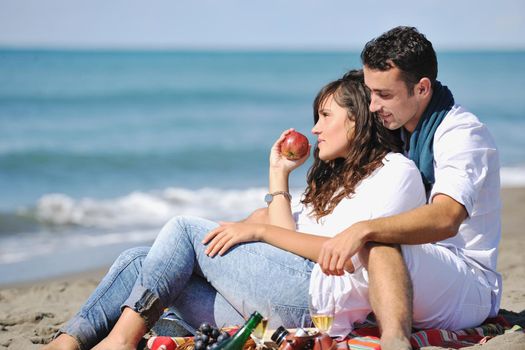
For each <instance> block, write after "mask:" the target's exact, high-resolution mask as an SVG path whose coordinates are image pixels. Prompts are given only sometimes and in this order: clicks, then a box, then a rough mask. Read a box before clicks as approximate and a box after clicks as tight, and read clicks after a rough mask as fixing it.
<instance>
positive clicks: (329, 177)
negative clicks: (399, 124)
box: [45, 71, 424, 350]
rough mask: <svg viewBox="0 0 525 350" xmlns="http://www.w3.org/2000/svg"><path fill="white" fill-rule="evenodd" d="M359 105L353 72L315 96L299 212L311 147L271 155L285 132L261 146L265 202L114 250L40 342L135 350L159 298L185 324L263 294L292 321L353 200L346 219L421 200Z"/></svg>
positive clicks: (232, 319) (414, 178) (364, 96)
mask: <svg viewBox="0 0 525 350" xmlns="http://www.w3.org/2000/svg"><path fill="white" fill-rule="evenodd" d="M368 105H369V95H368V92H367V90H366V88H365V87H364V83H363V75H362V72H361V71H351V72H349V73H347V74H346V75H345V76H344V77H343V78H341V79H339V80H337V81H334V82H332V83H330V84H328V85H326V86H325V87H324V88H323V89H322V90H321V91H320V92H319V94H318V95H317V97H316V99H315V101H314V121H315V126H314V128H313V129H312V132H313V134H314V135H316V136H317V145H316V147H315V150H314V158H315V159H314V164H313V165H312V167H311V169H310V170H309V173H308V177H307V188H306V191H305V193H304V197H303V199H302V201H301V204H300V205H299V208H298V210H297V212H295V213H292V209H291V205H290V196H289V195H288V177H289V174H290V173H291V172H292V171H293V170H294V169H295V168H297V167H298V166H300V165H302V164H303V163H304V162H305V160H306V159H307V157H308V155H309V154H308V155H306V156H305V157H304V158H302V159H300V160H298V161H290V160H287V159H286V158H284V157H283V156H282V155H281V152H280V145H281V143H282V141H283V140H284V138H285V136H286V135H287V134H288V133H289V132H290V130H287V131H285V132H284V133H283V134H282V135H281V136H280V138H279V139H278V140H277V141H276V142H275V144H274V145H273V147H272V149H271V153H270V169H269V192H270V193H271V194H273V196H272V200H271V201H270V203H269V204H268V209H265V210H262V211H261V210H260V211H258V212H257V213H255V214H254V215H253V216H252V217H250V218H248V219H247V220H245V221H243V222H239V223H226V222H223V223H220V224H217V223H214V222H210V221H207V220H204V219H200V218H194V217H176V218H174V219H172V220H171V221H170V222H168V223H167V224H166V225H165V226H164V228H163V229H162V230H161V232H160V233H159V236H158V237H157V239H156V240H155V242H154V244H153V246H152V247H151V248H136V249H131V250H128V251H126V252H124V253H123V254H122V255H121V256H120V257H119V258H118V259H117V261H116V262H115V263H114V264H113V266H112V267H111V269H110V270H109V272H108V274H107V275H106V276H105V277H104V279H103V280H102V281H101V283H100V285H99V286H98V287H97V289H96V290H95V291H94V293H93V294H92V295H91V297H90V298H89V299H88V301H87V302H86V304H85V305H84V306H83V307H82V309H81V310H80V312H79V313H78V314H77V315H76V316H75V317H74V318H73V319H72V320H70V321H69V322H68V323H67V324H66V325H65V326H64V327H63V328H62V329H61V330H60V332H59V333H60V335H59V336H58V337H57V338H56V339H55V340H53V341H52V342H51V343H50V344H49V345H47V346H46V347H45V349H47V350H50V349H77V348H79V349H89V348H91V347H93V346H95V344H98V345H96V346H95V348H94V349H99V350H101V349H108V350H109V349H111V350H117V349H135V348H136V346H137V344H138V342H139V340H140V339H141V338H142V336H143V335H144V334H145V332H146V331H147V330H148V329H149V328H150V327H152V326H153V325H154V323H155V322H156V321H157V320H158V318H159V317H160V316H161V314H162V312H163V310H164V308H166V307H168V306H173V307H174V308H175V309H176V311H177V313H178V315H179V316H180V317H181V318H182V319H184V320H185V321H186V322H187V323H189V324H191V325H193V326H196V325H198V324H200V323H201V322H204V321H206V322H210V323H212V324H214V325H218V326H222V325H232V324H239V323H242V322H243V321H242V318H241V316H240V314H239V312H242V311H244V312H245V311H246V310H254V309H259V310H262V309H263V308H264V305H265V304H266V303H268V300H270V302H271V307H272V319H271V323H272V324H273V325H279V324H283V325H285V326H286V327H296V326H298V325H300V322H301V319H302V318H303V316H305V315H307V313H308V307H307V305H308V289H309V282H310V274H311V271H312V268H313V267H314V264H315V261H316V259H317V257H318V254H319V251H320V248H321V244H322V243H323V242H324V241H325V240H326V239H328V238H329V237H331V236H333V235H335V234H337V233H338V232H340V231H341V230H342V229H344V228H346V227H348V226H349V225H350V224H352V223H353V222H352V221H348V220H346V219H345V217H346V216H347V215H348V214H350V213H352V211H354V210H357V211H358V212H359V215H357V216H356V215H352V219H355V217H358V218H360V219H363V217H362V216H366V218H370V217H373V216H374V215H380V213H381V210H379V208H380V207H382V206H385V207H388V211H389V212H392V211H396V210H398V211H403V210H406V209H411V208H414V207H416V206H419V205H420V204H422V203H421V201H424V189H423V185H422V183H421V178H420V175H419V172H418V170H417V169H416V167H415V166H414V164H413V163H412V162H410V161H409V160H407V159H406V158H404V157H403V156H402V155H400V154H399V153H395V152H400V151H401V145H402V144H401V140H400V138H399V135H398V134H397V132H393V131H389V130H387V129H386V128H384V127H383V126H382V125H381V122H380V121H379V120H378V119H377V118H376V116H375V115H374V114H372V113H370V111H369V109H368ZM374 179H375V180H374ZM376 184H377V186H379V187H375V185H376ZM354 198H356V200H354ZM347 268H348V270H352V266H347ZM243 308H244V310H243Z"/></svg>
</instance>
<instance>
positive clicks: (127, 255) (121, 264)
mask: <svg viewBox="0 0 525 350" xmlns="http://www.w3.org/2000/svg"><path fill="white" fill-rule="evenodd" d="M149 249H150V248H149V247H135V248H130V249H126V250H125V251H123V252H122V253H120V255H119V256H118V257H117V259H116V260H115V262H114V263H113V265H112V266H111V270H113V269H118V270H122V269H124V268H126V267H128V266H130V265H139V266H140V265H141V264H142V260H144V258H145V257H146V255H148V251H149Z"/></svg>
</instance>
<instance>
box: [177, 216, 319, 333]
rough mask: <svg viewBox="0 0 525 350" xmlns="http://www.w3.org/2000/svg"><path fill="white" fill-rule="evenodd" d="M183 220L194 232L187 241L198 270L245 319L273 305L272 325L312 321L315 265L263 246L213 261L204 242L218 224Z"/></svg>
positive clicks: (251, 246)
mask: <svg viewBox="0 0 525 350" xmlns="http://www.w3.org/2000/svg"><path fill="white" fill-rule="evenodd" d="M178 220H179V224H180V225H181V226H183V227H185V231H187V232H190V233H191V234H190V235H189V236H188V239H191V240H192V245H193V247H194V249H195V251H194V254H195V258H196V266H195V272H196V273H197V274H200V275H201V276H203V277H204V278H205V279H206V280H207V281H208V282H209V283H210V284H211V285H212V286H213V288H214V289H215V290H217V291H218V293H219V294H220V295H221V296H223V297H224V298H225V299H226V300H227V301H228V302H229V303H230V304H231V305H232V306H233V307H235V309H236V310H238V311H239V312H241V313H243V314H244V316H248V314H249V313H251V312H252V311H253V310H259V311H263V310H264V309H265V308H266V306H267V305H268V303H269V302H270V303H271V308H272V317H271V321H270V322H271V324H272V326H279V325H284V326H286V327H297V326H301V321H302V320H303V317H309V315H308V286H309V280H310V273H311V270H312V268H313V266H314V263H313V262H312V261H310V260H308V259H304V258H302V257H300V256H297V255H295V254H292V253H289V252H286V251H284V250H282V249H279V248H276V247H274V246H271V245H269V244H266V243H261V242H252V243H244V244H240V245H237V246H235V247H233V248H232V249H231V250H230V251H228V252H227V253H226V254H225V255H223V256H215V257H214V258H210V257H208V256H207V255H206V254H205V253H204V251H205V248H206V246H204V245H203V244H202V243H201V242H202V239H203V238H204V236H205V235H206V234H207V233H208V232H209V231H210V230H212V229H213V228H215V227H217V224H216V223H213V222H210V221H207V220H203V219H197V218H179V219H178ZM243 308H244V310H243ZM215 317H216V318H218V317H221V315H220V314H218V313H216V316H215ZM218 325H219V326H221V325H223V324H221V323H220V322H219V323H218Z"/></svg>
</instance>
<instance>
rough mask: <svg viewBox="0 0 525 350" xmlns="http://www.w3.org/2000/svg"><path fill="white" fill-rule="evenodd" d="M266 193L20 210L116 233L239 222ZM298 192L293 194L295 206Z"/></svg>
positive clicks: (64, 200) (159, 194)
mask: <svg viewBox="0 0 525 350" xmlns="http://www.w3.org/2000/svg"><path fill="white" fill-rule="evenodd" d="M501 186H502V187H525V166H520V167H504V168H502V169H501ZM266 192H267V189H266V188H264V187H253V188H247V189H220V188H211V187H207V188H201V189H197V190H192V189H187V188H179V187H169V188H166V189H164V190H161V191H151V192H140V191H135V192H131V193H129V194H127V195H125V196H121V197H115V198H109V199H94V198H88V197H85V198H80V199H75V198H73V197H71V196H68V195H66V194H63V193H50V194H46V195H44V196H42V197H41V198H40V199H39V200H38V201H37V203H36V204H35V206H34V207H32V208H26V209H22V210H21V211H20V212H19V213H18V214H22V217H26V219H24V220H26V221H27V216H28V215H30V217H31V218H32V219H33V221H29V222H30V223H31V225H34V224H35V222H39V223H42V224H52V225H59V226H60V225H76V226H81V227H89V228H101V229H115V228H124V227H127V228H130V227H134V228H136V227H141V228H144V227H146V228H147V227H154V226H155V227H157V226H160V225H162V224H164V223H165V222H166V221H168V220H169V219H170V218H172V217H173V216H176V215H192V216H199V217H204V218H208V219H210V220H240V219H242V218H244V217H246V216H247V215H249V213H251V212H252V211H253V210H255V209H256V208H259V207H262V206H264V205H265V203H264V201H263V197H264V194H265V193H266ZM301 192H302V190H301V189H294V190H293V191H292V195H293V197H294V198H295V200H297V199H298V198H300V195H301Z"/></svg>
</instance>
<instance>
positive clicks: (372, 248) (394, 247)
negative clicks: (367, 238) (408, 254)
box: [358, 242, 402, 269]
mask: <svg viewBox="0 0 525 350" xmlns="http://www.w3.org/2000/svg"><path fill="white" fill-rule="evenodd" d="M358 254H359V255H358V256H359V260H361V263H362V264H363V266H364V267H365V268H366V269H368V263H369V259H370V255H374V258H375V257H383V256H388V255H390V254H396V255H398V254H399V255H402V252H401V246H400V245H399V244H385V243H377V242H367V243H365V245H364V246H363V248H361V250H360V251H359V253H358Z"/></svg>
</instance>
